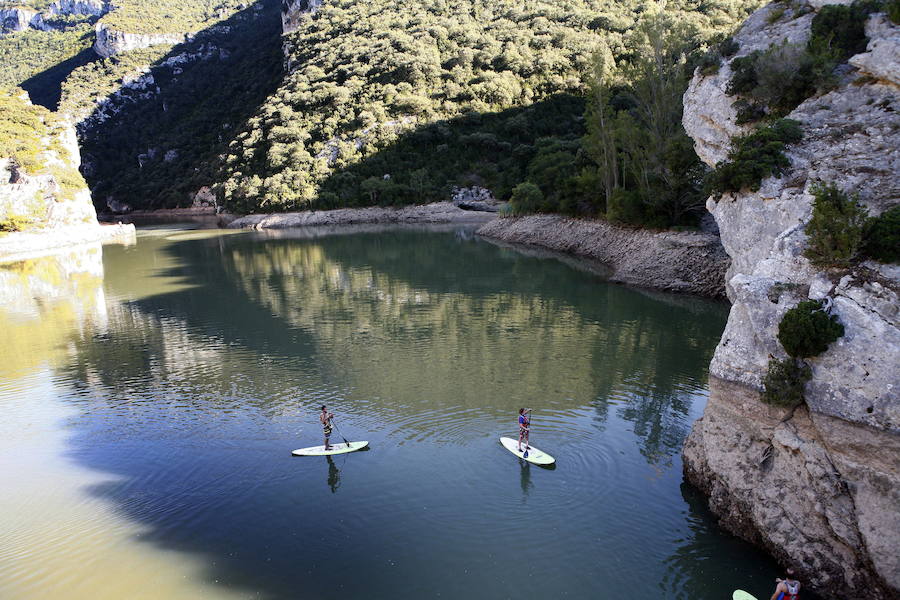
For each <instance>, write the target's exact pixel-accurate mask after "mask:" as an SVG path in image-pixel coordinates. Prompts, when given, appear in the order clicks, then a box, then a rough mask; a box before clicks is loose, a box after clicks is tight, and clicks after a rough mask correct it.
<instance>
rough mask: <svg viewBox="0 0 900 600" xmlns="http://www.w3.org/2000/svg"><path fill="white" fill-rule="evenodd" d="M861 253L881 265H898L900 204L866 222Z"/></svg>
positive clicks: (899, 256)
mask: <svg viewBox="0 0 900 600" xmlns="http://www.w3.org/2000/svg"><path fill="white" fill-rule="evenodd" d="M863 244H864V247H863V252H864V253H865V255H866V256H868V257H869V258H873V259H875V260H877V261H879V262H883V263H900V204H898V205H897V206H895V207H893V208H891V209H890V210H887V211H885V212H883V213H881V215H879V216H877V217H872V218H871V219H869V220H868V221H867V222H866V226H865V233H864V242H863Z"/></svg>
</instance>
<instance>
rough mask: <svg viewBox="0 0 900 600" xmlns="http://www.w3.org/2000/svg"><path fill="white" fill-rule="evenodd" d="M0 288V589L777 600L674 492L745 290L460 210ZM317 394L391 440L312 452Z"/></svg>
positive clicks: (734, 547) (762, 560) (220, 243)
mask: <svg viewBox="0 0 900 600" xmlns="http://www.w3.org/2000/svg"><path fill="white" fill-rule="evenodd" d="M0 290H2V291H0V299H2V310H0V331H2V332H3V334H2V338H3V343H2V344H0V410H2V414H3V419H2V423H0V484H2V485H0V488H2V494H0V598H16V599H32V598H35V599H37V598H42V599H43V598H71V599H76V600H77V599H81V598H85V599H86V598H91V599H99V598H111V599H112V598H166V599H167V600H168V599H172V598H198V597H203V598H294V599H301V600H305V599H331V598H334V599H342V600H353V599H361V598H392V599H406V598H410V599H412V598H416V599H418V598H452V599H456V598H486V599H488V598H522V597H528V598H534V599H539V598H540V599H545V598H592V599H593V598H610V599H612V598H626V597H627V598H665V599H669V598H672V599H674V598H685V599H687V598H691V599H719V598H721V599H723V600H724V599H727V598H730V597H731V592H732V590H734V589H735V588H739V587H740V588H744V589H747V590H749V591H751V592H753V593H755V594H757V595H758V596H759V597H760V598H762V597H768V594H769V593H771V589H772V585H773V584H772V581H773V579H774V577H775V576H776V575H777V571H776V567H775V565H774V564H773V563H772V562H771V561H770V560H768V559H767V558H766V557H765V556H763V555H762V554H760V553H758V552H757V551H756V550H754V549H753V548H752V547H750V546H749V545H747V544H744V543H743V542H740V541H738V540H736V539H735V538H733V537H731V536H730V535H728V534H727V533H725V532H724V531H721V530H719V529H718V528H717V527H716V525H715V522H714V520H713V518H712V517H711V516H710V515H709V514H708V512H707V511H706V509H705V502H704V500H703V498H701V497H699V496H698V494H697V493H696V492H695V491H694V490H692V489H690V488H689V487H687V486H685V485H684V484H683V482H682V475H681V459H680V456H679V452H680V448H681V445H682V442H683V440H684V438H685V436H686V435H687V433H688V431H689V430H690V427H691V424H692V423H693V421H694V420H695V419H697V418H698V417H699V416H700V415H701V414H702V411H703V407H704V404H705V402H706V397H707V386H706V377H707V366H708V364H709V360H710V358H711V355H712V351H713V349H714V347H715V345H716V342H717V340H718V338H719V336H720V334H721V331H722V329H723V327H724V323H725V319H726V316H727V306H726V305H724V304H721V303H716V302H711V301H707V300H703V299H698V298H690V297H684V296H674V295H666V294H659V293H653V292H648V291H643V290H637V289H631V288H628V287H625V286H621V285H613V284H607V283H605V282H604V281H603V279H602V277H601V276H600V275H598V274H596V273H595V272H593V271H592V270H591V269H586V268H582V266H581V265H578V264H566V262H564V261H560V260H557V259H555V258H553V257H546V256H538V255H534V254H529V253H524V252H521V251H519V250H516V249H513V248H506V247H499V246H497V245H494V244H491V243H489V242H486V241H484V240H481V239H478V238H477V237H475V236H474V235H473V234H472V233H471V231H469V230H466V229H462V228H460V229H457V228H453V227H448V228H443V229H430V230H425V229H414V228H405V229H372V230H366V229H360V230H347V229H345V230H338V231H322V230H316V231H314V232H305V233H301V232H287V233H281V234H273V233H269V234H266V233H234V232H221V231H186V230H179V229H174V228H171V227H169V228H161V229H149V230H145V231H142V232H140V233H139V238H138V243H137V244H136V245H134V246H131V247H122V246H105V247H103V248H102V249H101V248H100V247H99V246H98V247H89V248H84V249H79V250H76V251H69V252H64V253H61V254H57V255H52V256H49V257H45V258H40V259H35V260H32V261H26V262H23V263H17V264H12V265H0ZM321 404H327V405H328V406H329V407H330V408H331V410H333V411H334V412H335V413H336V415H337V416H336V423H337V425H338V427H339V430H338V432H336V435H335V438H336V439H338V440H340V437H341V435H343V436H346V437H347V438H350V439H366V440H369V441H370V444H371V449H370V450H369V451H365V452H357V453H354V454H348V455H343V456H338V457H335V458H334V459H325V458H297V457H292V456H291V454H290V452H291V450H293V449H295V448H299V447H303V446H313V445H318V444H321V443H322V440H321V427H320V426H319V424H318V421H317V410H318V407H319V406H320V405H321ZM521 406H531V407H534V409H535V418H534V434H533V438H532V442H533V443H534V445H535V446H537V447H539V448H541V449H542V450H544V451H546V452H548V453H550V454H552V455H554V456H555V457H556V458H557V466H556V468H555V469H552V470H548V469H543V468H540V467H536V466H533V465H528V464H526V463H523V462H520V461H519V460H518V459H517V458H515V457H514V456H513V455H511V454H510V453H508V452H507V451H506V450H504V449H503V448H502V447H501V446H500V445H499V443H498V436H500V435H515V432H516V428H517V426H516V411H517V409H518V408H519V407H521Z"/></svg>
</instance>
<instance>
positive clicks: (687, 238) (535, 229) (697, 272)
mask: <svg viewBox="0 0 900 600" xmlns="http://www.w3.org/2000/svg"><path fill="white" fill-rule="evenodd" d="M478 234H479V235H481V236H484V237H487V238H491V239H496V240H500V241H504V242H510V243H516V244H528V245H536V246H540V247H541V248H547V249H549V250H554V251H557V252H563V253H566V254H573V255H575V256H581V257H585V258H589V259H592V260H596V261H599V262H601V263H603V264H604V265H606V266H607V267H608V268H610V269H611V270H612V273H611V275H610V277H609V279H610V280H611V281H618V282H622V283H628V284H631V285H638V286H641V287H647V288H653V289H658V290H664V291H669V292H682V293H689V294H700V295H703V296H711V297H720V296H723V295H724V292H725V290H724V286H723V284H722V283H723V281H724V276H725V271H726V269H727V268H728V262H729V261H728V256H727V255H726V254H725V251H724V249H723V248H722V244H721V243H720V242H719V238H718V237H717V236H715V235H712V234H709V233H701V232H699V231H698V232H687V231H658V232H656V231H648V230H646V229H627V228H624V227H616V226H615V225H611V224H610V223H608V222H606V221H588V220H584V219H570V218H567V217H561V216H558V215H532V216H527V217H520V218H505V219H497V220H495V221H491V222H490V223H487V224H486V225H483V226H482V227H481V228H480V229H479V230H478Z"/></svg>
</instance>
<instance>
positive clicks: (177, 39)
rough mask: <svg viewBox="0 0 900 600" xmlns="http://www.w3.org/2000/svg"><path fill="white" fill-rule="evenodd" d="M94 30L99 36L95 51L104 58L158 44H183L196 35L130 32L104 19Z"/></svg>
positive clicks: (95, 43) (95, 42)
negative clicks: (111, 24)
mask: <svg viewBox="0 0 900 600" xmlns="http://www.w3.org/2000/svg"><path fill="white" fill-rule="evenodd" d="M94 30H95V33H96V36H97V39H96V40H95V41H94V52H96V53H97V54H99V55H100V56H102V57H103V58H109V57H110V56H115V55H116V54H119V53H122V52H128V51H129V50H137V49H138V48H149V47H150V46H155V45H157V44H181V43H182V42H186V41H189V40H191V39H193V37H194V34H193V33H128V32H126V31H118V30H115V29H110V27H109V26H108V25H106V23H104V22H103V21H100V22H98V23H97V25H96V26H95V28H94Z"/></svg>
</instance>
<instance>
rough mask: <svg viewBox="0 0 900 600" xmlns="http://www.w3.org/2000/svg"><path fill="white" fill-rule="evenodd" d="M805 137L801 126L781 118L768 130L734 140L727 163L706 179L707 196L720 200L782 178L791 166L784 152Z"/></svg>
mask: <svg viewBox="0 0 900 600" xmlns="http://www.w3.org/2000/svg"><path fill="white" fill-rule="evenodd" d="M802 138H803V132H802V131H801V130H800V123H798V122H797V121H794V120H792V119H779V120H778V121H775V122H774V123H772V124H771V125H769V126H768V127H763V128H761V129H758V130H757V131H754V132H752V133H748V134H747V135H743V136H739V137H736V138H734V139H732V148H731V152H729V153H728V161H727V162H725V163H723V164H720V165H719V166H717V167H716V168H715V169H714V170H713V171H712V172H710V173H709V175H708V176H707V178H706V191H707V193H708V194H710V195H712V196H715V197H716V198H720V197H721V196H722V194H725V193H728V192H739V191H741V190H743V189H749V190H751V191H754V192H755V191H757V190H758V189H759V186H760V184H761V183H762V180H763V179H765V178H766V177H769V176H770V175H776V176H779V175H781V174H782V173H783V172H784V170H785V169H786V168H787V167H789V166H790V164H791V163H790V160H788V157H787V156H785V155H784V149H785V147H786V146H787V145H788V144H796V143H797V142H799V141H800V140H801V139H802Z"/></svg>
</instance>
